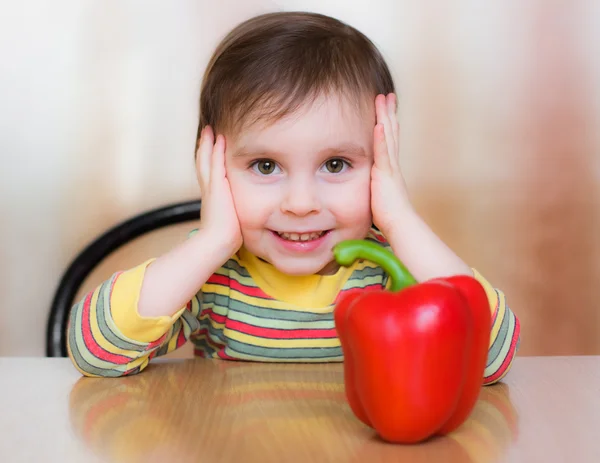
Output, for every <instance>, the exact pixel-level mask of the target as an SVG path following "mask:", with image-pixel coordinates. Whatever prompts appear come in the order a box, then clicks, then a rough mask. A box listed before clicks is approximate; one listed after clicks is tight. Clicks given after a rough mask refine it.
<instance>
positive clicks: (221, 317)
mask: <svg viewBox="0 0 600 463" xmlns="http://www.w3.org/2000/svg"><path fill="white" fill-rule="evenodd" d="M204 316H207V317H208V318H210V319H211V320H213V321H215V322H217V323H223V324H224V323H225V322H226V321H227V317H226V316H225V315H219V314H218V313H215V312H213V309H212V308H211V307H209V308H207V309H204V310H203V311H202V313H201V314H200V320H202V318H204Z"/></svg>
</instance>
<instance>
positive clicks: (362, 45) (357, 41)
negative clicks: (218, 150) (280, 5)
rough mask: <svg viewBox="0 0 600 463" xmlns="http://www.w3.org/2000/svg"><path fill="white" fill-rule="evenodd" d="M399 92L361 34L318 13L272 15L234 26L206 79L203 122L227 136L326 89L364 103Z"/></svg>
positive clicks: (276, 116)
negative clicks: (381, 95)
mask: <svg viewBox="0 0 600 463" xmlns="http://www.w3.org/2000/svg"><path fill="white" fill-rule="evenodd" d="M393 91H394V82H393V79H392V76H391V73H390V71H389V69H388V66H387V64H386V63H385V60H384V59H383V57H382V56H381V54H380V52H379V51H378V50H377V48H376V47H375V45H374V44H373V43H372V42H371V41H370V40H369V39H368V38H367V37H366V36H365V35H364V34H362V33H361V32H359V31H358V30H356V29H355V28H353V27H351V26H349V25H347V24H344V23H343V22H341V21H338V20H337V19H334V18H331V17H328V16H324V15H321V14H316V13H303V12H279V13H269V14H264V15H261V16H257V17H254V18H252V19H250V20H247V21H245V22H243V23H241V24H240V25H238V26H237V27H236V28H235V29H233V30H232V31H231V32H230V33H229V34H228V35H227V36H226V37H225V38H224V39H223V41H222V42H221V43H220V44H219V45H218V47H217V49H216V50H215V52H214V54H213V56H212V58H211V60H210V62H209V64H208V67H207V68H206V72H205V74H204V79H203V83H202V90H201V94H200V123H199V127H198V138H199V137H200V132H201V130H202V128H203V127H204V126H206V125H211V126H212V127H213V128H214V129H215V130H216V131H218V132H221V133H224V132H226V131H230V130H239V129H241V128H242V127H243V126H244V125H245V124H248V123H249V122H250V121H252V122H256V121H259V120H266V121H276V120H278V119H279V118H281V117H284V116H286V115H288V114H291V113H293V112H294V111H295V110H296V109H298V108H299V107H300V106H302V105H303V104H305V103H307V102H311V101H314V99H315V98H317V97H319V96H320V95H322V94H327V93H329V92H335V93H338V94H343V95H344V96H347V97H350V98H351V99H354V100H356V101H362V100H364V99H365V97H366V96H368V97H372V98H375V96H376V95H377V94H379V93H384V94H387V93H391V92H393Z"/></svg>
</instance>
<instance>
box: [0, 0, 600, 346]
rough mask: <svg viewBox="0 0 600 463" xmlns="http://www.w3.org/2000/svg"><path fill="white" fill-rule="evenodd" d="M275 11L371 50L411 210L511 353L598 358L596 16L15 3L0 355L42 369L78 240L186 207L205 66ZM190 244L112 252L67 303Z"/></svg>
mask: <svg viewBox="0 0 600 463" xmlns="http://www.w3.org/2000/svg"><path fill="white" fill-rule="evenodd" d="M274 10H309V11H317V12H321V13H325V14H329V15H332V16H335V17H337V18H339V19H341V20H343V21H346V22H348V23H350V24H351V25H353V26H355V27H357V28H358V29H360V30H361V31H363V32H364V33H366V34H367V35H368V36H369V37H371V39H372V40H373V41H374V42H375V43H376V44H377V45H378V46H379V48H380V49H381V50H382V52H383V54H384V56H385V57H386V59H387V60H388V62H389V64H390V66H391V68H392V71H393V73H394V77H395V79H396V83H397V88H398V92H399V95H400V122H401V134H402V135H401V153H400V155H401V162H402V165H403V166H404V167H403V168H404V174H405V177H406V180H407V183H408V185H409V189H410V193H411V197H412V199H413V202H414V204H415V205H416V207H417V209H418V211H419V212H420V213H421V214H422V215H423V217H424V218H425V219H426V220H427V222H428V223H429V224H430V225H431V227H432V228H433V229H434V230H435V231H436V232H437V233H438V234H439V235H440V236H441V237H442V238H443V239H444V240H445V241H446V242H447V243H448V244H449V245H450V246H451V247H452V248H453V249H454V250H455V251H456V252H457V253H458V254H459V255H460V256H461V257H463V259H465V260H466V262H467V263H469V265H471V266H473V267H475V268H477V269H478V270H479V271H480V272H481V273H482V274H483V275H485V276H486V277H487V279H489V280H490V281H491V282H492V283H493V284H494V285H495V286H497V287H499V288H501V289H502V290H504V292H505V293H506V295H507V300H508V303H509V305H510V307H511V308H512V309H513V311H515V313H516V314H517V315H518V316H519V318H520V320H521V324H522V341H521V350H520V353H519V355H565V354H566V355H575V354H600V311H599V308H600V307H599V305H598V303H597V300H598V296H597V293H598V290H597V288H596V282H597V281H598V280H599V277H600V244H599V241H600V239H599V236H598V235H599V231H600V222H599V218H600V190H599V185H600V135H599V133H600V131H599V130H598V127H600V32H599V31H600V2H597V1H593V0H589V1H582V0H574V1H570V2H564V1H559V0H503V1H502V2H477V1H474V0H453V1H447V2H434V1H432V0H427V1H425V0H424V1H420V2H414V1H408V0H403V1H398V0H369V1H365V0H335V1H334V0H328V1H326V2H324V1H313V0H297V1H293V0H287V1H286V0H282V1H268V0H246V1H244V2H242V1H233V0H220V1H218V2H216V1H205V0H179V1H178V2H164V1H159V0H145V1H142V0H135V1H134V0H122V1H119V2H105V1H89V0H54V1H53V2H45V1H41V0H37V1H33V0H23V1H21V2H8V1H7V2H3V6H2V13H1V15H0V57H1V59H0V156H1V159H2V163H1V166H0V221H1V223H0V356H42V355H44V346H45V327H46V322H47V316H48V310H49V306H50V303H51V300H52V296H53V294H54V291H55V290H56V287H57V285H58V282H59V279H60V277H61V275H62V272H63V271H64V270H65V269H66V267H67V266H68V264H69V263H70V261H71V260H72V259H73V258H74V257H75V256H76V255H77V253H78V252H79V251H80V250H81V249H82V248H83V247H84V246H85V245H86V244H87V243H89V242H90V241H91V240H93V239H94V238H95V237H97V236H98V235H99V234H100V233H102V232H103V231H105V230H106V229H107V228H109V227H111V226H113V225H115V224H117V223H119V222H121V221H123V220H125V219H127V218H129V217H131V216H133V215H135V214H137V213H140V212H142V211H145V210H148V209H151V208H154V207H158V206H162V205H166V204H169V203H172V202H176V201H182V200H187V199H194V198H197V197H198V196H199V188H198V186H197V184H196V179H195V173H194V164H193V147H194V145H195V135H196V127H197V118H198V97H199V89H200V79H201V76H202V73H203V69H204V66H205V65H206V63H207V61H208V58H209V56H210V54H211V52H212V50H213V48H214V46H215V45H216V44H217V42H218V41H219V40H220V38H221V37H222V36H223V35H224V34H225V33H226V32H227V31H228V30H229V29H230V28H232V27H233V26H235V25H236V24H237V23H239V22H240V21H242V20H244V19H247V18H248V17H250V16H252V15H255V14H259V13H264V12H268V11H274ZM191 225H193V224H191ZM189 228H190V224H187V225H180V226H175V227H171V228H169V229H166V230H163V231H159V232H155V233H153V234H151V235H148V236H146V237H144V238H141V239H138V240H137V241H135V242H133V243H131V244H130V245H128V246H126V247H125V248H123V249H121V250H119V251H118V252H116V253H114V254H113V255H111V256H110V257H109V258H108V259H106V261H104V262H103V263H102V265H100V266H99V267H98V268H97V269H96V271H95V272H94V274H93V275H91V276H90V278H89V279H88V281H87V282H86V283H85V285H84V287H83V288H82V289H81V293H83V292H85V291H87V290H88V289H91V288H92V287H93V286H95V285H96V284H98V283H99V282H100V281H102V280H103V279H105V278H107V277H108V276H109V275H110V274H112V273H113V272H114V271H116V270H118V269H123V268H128V267H131V266H133V265H136V264H137V263H140V262H142V261H143V260H145V259H147V258H148V257H151V256H156V255H158V254H160V253H162V252H164V251H166V250H167V249H169V248H170V247H171V246H172V245H174V244H175V243H177V242H178V241H180V240H183V239H185V236H186V233H187V231H188V230H189ZM185 352H187V351H182V353H181V354H180V355H185ZM188 353H189V352H188Z"/></svg>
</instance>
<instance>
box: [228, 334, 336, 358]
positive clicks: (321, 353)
mask: <svg viewBox="0 0 600 463" xmlns="http://www.w3.org/2000/svg"><path fill="white" fill-rule="evenodd" d="M229 350H231V351H233V352H235V353H237V354H243V355H246V356H248V357H249V358H251V359H256V360H258V359H277V360H285V359H287V360H296V361H301V360H305V359H314V360H317V359H318V360H322V361H324V360H326V359H334V358H335V359H341V358H342V357H343V356H342V349H341V348H340V347H313V348H308V347H304V348H277V347H263V346H253V345H251V344H246V343H243V342H239V341H234V340H233V339H228V340H227V349H226V352H227V351H229ZM229 355H231V356H232V357H234V356H235V355H234V354H229Z"/></svg>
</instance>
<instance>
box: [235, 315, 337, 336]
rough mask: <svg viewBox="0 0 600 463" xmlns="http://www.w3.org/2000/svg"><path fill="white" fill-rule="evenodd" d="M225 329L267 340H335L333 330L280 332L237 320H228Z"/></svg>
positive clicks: (279, 330) (280, 330)
mask: <svg viewBox="0 0 600 463" xmlns="http://www.w3.org/2000/svg"><path fill="white" fill-rule="evenodd" d="M227 328H230V329H233V330H235V331H238V332H240V333H244V334H249V335H251V336H259V337H261V338H269V339H331V338H336V337H337V333H336V330H335V328H328V329H314V330H282V329H278V328H261V327H258V326H253V325H249V324H247V323H243V322H239V321H237V320H231V319H229V320H228V321H227Z"/></svg>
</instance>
